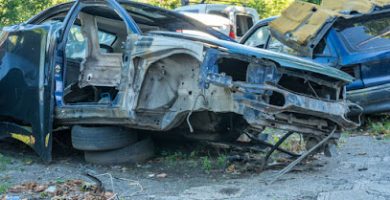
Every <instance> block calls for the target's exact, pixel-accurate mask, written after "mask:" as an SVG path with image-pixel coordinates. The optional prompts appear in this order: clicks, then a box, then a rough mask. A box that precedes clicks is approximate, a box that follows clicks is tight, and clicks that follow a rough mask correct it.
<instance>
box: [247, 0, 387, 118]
mask: <svg viewBox="0 0 390 200" xmlns="http://www.w3.org/2000/svg"><path fill="white" fill-rule="evenodd" d="M383 2H385V3H386V1H382V4H379V3H378V2H376V3H375V1H370V2H369V1H366V0H359V1H345V2H344V3H335V2H334V1H333V0H324V1H322V3H323V4H322V5H321V6H317V5H314V4H308V3H303V2H295V3H294V4H293V5H291V7H290V8H288V9H287V10H286V11H285V12H284V14H283V15H282V16H281V18H280V19H279V18H278V17H271V18H268V19H264V20H262V21H260V22H259V23H258V24H256V25H255V27H253V28H252V29H251V30H250V31H249V32H248V33H247V34H246V35H245V36H244V37H243V39H242V40H241V42H240V43H242V44H245V45H248V46H252V47H257V48H262V49H267V50H271V51H276V52H281V53H286V54H290V55H296V56H300V57H303V58H306V59H309V60H312V61H315V62H317V63H321V64H325V65H328V66H331V67H334V68H337V69H340V70H342V71H344V72H346V73H348V74H350V75H351V76H353V77H354V81H353V82H352V83H350V84H348V85H347V97H348V99H349V100H350V101H352V102H355V103H357V104H359V105H360V106H362V107H363V108H364V111H363V112H364V114H375V113H385V112H389V111H390V104H389V102H390V92H389V88H390V70H389V67H387V65H388V64H389V62H390V56H389V55H390V54H389V52H390V51H389V50H390V40H389V35H390V34H389V33H390V32H389V27H390V9H389V8H388V6H386V4H384V3H383ZM389 3H390V1H389V2H388V4H389ZM296 12H297V13H301V15H300V16H298V15H293V14H291V13H296ZM293 16H298V17H296V18H295V19H294V17H293ZM303 16H304V17H303ZM317 16H322V17H318V18H319V19H314V18H315V17H317ZM300 17H301V18H300ZM305 17H306V18H305ZM286 18H290V20H286ZM298 18H299V19H298ZM277 19H278V21H275V20H277ZM311 19H313V21H312V22H311V23H312V24H309V25H302V24H305V23H306V21H310V20H311ZM291 20H293V21H295V22H296V24H294V23H291ZM272 22H276V23H274V26H271V27H270V26H269V24H272ZM287 24H289V25H287ZM292 24H293V25H292ZM299 26H300V28H297V29H295V30H293V29H294V27H299ZM282 27H285V29H289V28H291V27H293V28H291V30H289V31H286V30H283V28H282ZM270 29H271V31H270ZM308 29H310V31H307V30H308ZM302 30H305V31H306V32H305V34H303V33H302V32H300V31H302ZM285 32H289V33H285ZM294 34H296V35H294ZM297 35H298V36H297ZM294 38H295V40H294Z"/></svg>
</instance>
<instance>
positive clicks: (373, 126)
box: [367, 115, 390, 136]
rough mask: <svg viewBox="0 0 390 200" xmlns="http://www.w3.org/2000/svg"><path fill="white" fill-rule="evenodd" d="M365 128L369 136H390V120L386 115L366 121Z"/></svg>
mask: <svg viewBox="0 0 390 200" xmlns="http://www.w3.org/2000/svg"><path fill="white" fill-rule="evenodd" d="M367 122H368V123H367V128H368V131H369V133H370V134H371V135H384V136H388V135H390V119H389V116H388V115H384V116H382V117H381V118H379V119H374V118H371V119H368V120H367Z"/></svg>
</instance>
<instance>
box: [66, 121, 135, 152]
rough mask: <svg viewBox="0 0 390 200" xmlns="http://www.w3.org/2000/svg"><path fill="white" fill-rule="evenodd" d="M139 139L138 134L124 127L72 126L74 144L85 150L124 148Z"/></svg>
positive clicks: (75, 146) (76, 147) (77, 147)
mask: <svg viewBox="0 0 390 200" xmlns="http://www.w3.org/2000/svg"><path fill="white" fill-rule="evenodd" d="M136 141H137V134H134V133H130V132H129V130H128V129H126V128H123V127H110V126H107V127H85V126H74V127H73V128H72V145H73V147H74V148H75V149H78V150H83V151H105V150H113V149H119V148H123V147H125V146H127V145H129V144H133V143H135V142H136Z"/></svg>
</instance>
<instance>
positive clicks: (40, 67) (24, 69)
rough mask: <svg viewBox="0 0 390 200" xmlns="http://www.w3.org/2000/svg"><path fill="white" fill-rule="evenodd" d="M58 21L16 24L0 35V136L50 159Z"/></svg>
mask: <svg viewBox="0 0 390 200" xmlns="http://www.w3.org/2000/svg"><path fill="white" fill-rule="evenodd" d="M59 28H60V26H59V24H51V25H30V26H29V25H23V24H22V25H17V26H13V27H8V28H5V29H3V31H2V32H1V36H0V115H1V116H2V118H1V122H0V131H1V133H0V138H1V137H6V136H10V137H13V138H15V139H18V140H21V141H22V142H24V143H26V144H27V145H29V146H31V147H33V148H34V149H35V150H36V151H37V153H38V154H39V155H40V156H41V157H42V158H44V159H46V160H50V158H51V155H50V152H51V151H50V150H51V130H52V124H53V95H52V94H53V88H54V87H53V75H54V70H55V66H54V62H53V59H52V58H53V57H54V53H55V52H54V51H53V49H54V48H55V42H54V41H55V36H56V34H57V33H58V30H59Z"/></svg>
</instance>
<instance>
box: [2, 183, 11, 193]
mask: <svg viewBox="0 0 390 200" xmlns="http://www.w3.org/2000/svg"><path fill="white" fill-rule="evenodd" d="M10 187H11V185H10V184H9V183H7V182H5V183H0V195H1V194H5V193H6V192H7V191H8V189H9V188H10Z"/></svg>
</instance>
